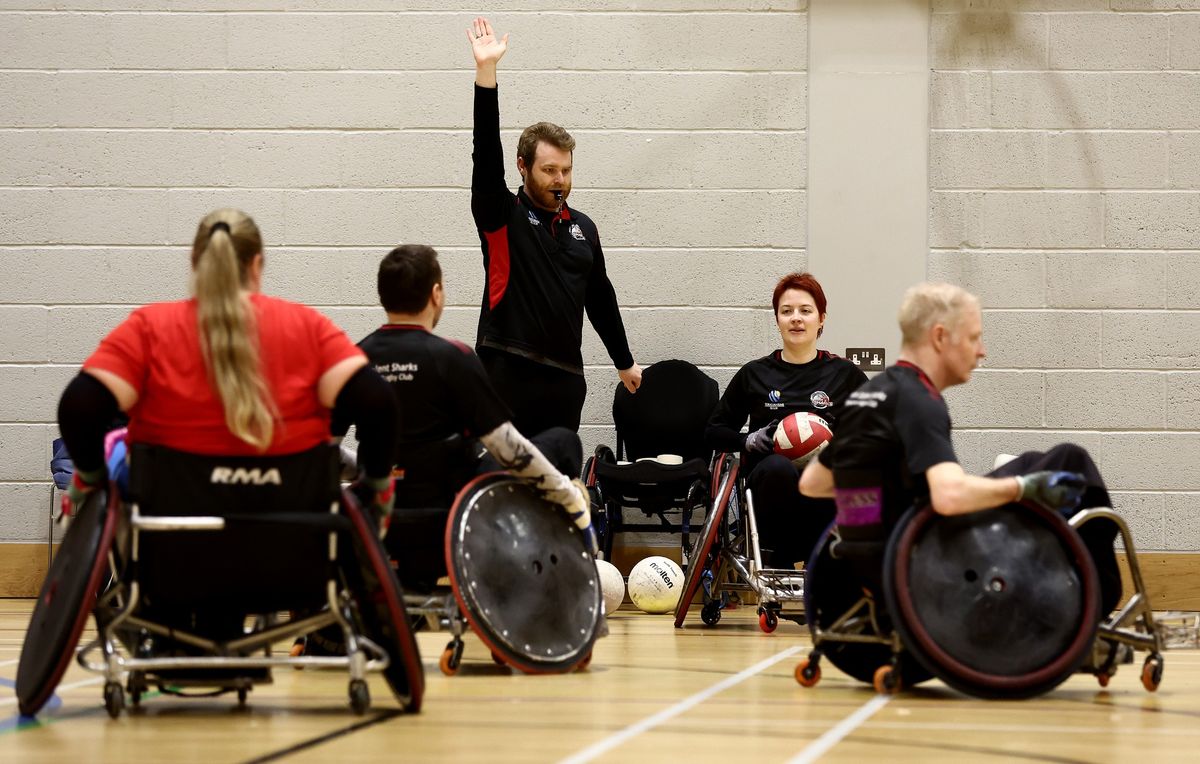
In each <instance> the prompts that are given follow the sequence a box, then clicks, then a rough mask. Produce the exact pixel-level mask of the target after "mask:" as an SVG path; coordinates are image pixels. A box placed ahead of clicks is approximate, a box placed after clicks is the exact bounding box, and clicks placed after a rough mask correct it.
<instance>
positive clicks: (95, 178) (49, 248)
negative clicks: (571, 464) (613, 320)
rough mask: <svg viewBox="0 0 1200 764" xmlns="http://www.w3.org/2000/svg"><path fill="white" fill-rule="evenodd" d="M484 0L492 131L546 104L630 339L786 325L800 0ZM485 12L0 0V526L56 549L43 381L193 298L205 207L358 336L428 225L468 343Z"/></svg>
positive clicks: (453, 332)
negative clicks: (253, 241)
mask: <svg viewBox="0 0 1200 764" xmlns="http://www.w3.org/2000/svg"><path fill="white" fill-rule="evenodd" d="M487 5H488V7H489V11H488V12H489V15H490V17H491V19H492V21H493V23H494V25H495V27H496V28H497V29H498V30H499V31H501V32H509V33H511V35H512V37H511V47H510V51H509V53H508V55H507V56H506V57H505V59H504V61H503V62H502V65H501V72H500V86H501V120H502V126H503V128H504V140H505V145H506V147H507V150H508V151H509V152H513V151H515V143H516V136H517V134H518V133H519V131H520V129H521V128H523V127H524V126H526V125H528V124H530V123H532V122H535V121H538V120H542V119H545V120H551V121H555V122H558V123H560V124H562V125H564V126H566V127H567V128H568V129H569V130H571V131H572V132H573V133H574V135H575V137H576V138H577V140H578V148H577V151H576V157H575V168H576V176H577V177H576V189H575V191H574V193H573V195H572V202H573V204H575V206H577V207H578V208H579V209H581V210H583V211H585V212H587V213H588V214H590V215H591V216H592V217H593V218H594V219H595V220H596V221H597V223H598V225H599V229H600V234H601V237H602V240H603V243H604V247H605V253H606V257H607V258H608V262H609V271H610V273H611V274H612V278H613V281H614V282H615V285H616V289H617V293H618V295H619V298H620V302H621V305H622V312H623V316H624V319H625V323H626V326H627V329H628V332H629V336H630V341H631V344H632V346H633V350H634V353H635V356H636V358H637V360H638V361H639V362H640V363H642V364H643V365H646V364H648V363H652V362H653V361H655V360H660V359H665V358H671V357H682V358H686V359H688V360H692V361H694V362H696V363H698V364H701V365H702V366H704V367H705V368H706V369H708V370H710V373H712V374H713V375H714V376H715V377H716V378H717V379H718V380H719V381H720V382H721V383H722V385H724V384H725V383H726V382H727V381H728V379H729V377H730V376H731V375H732V372H733V370H734V369H736V368H737V367H738V366H739V365H740V364H741V363H743V362H744V361H746V360H748V359H749V358H751V357H754V356H755V355H761V354H763V353H765V352H767V350H769V349H770V348H771V347H773V346H774V345H775V340H776V339H777V337H776V336H775V334H774V325H773V323H772V319H771V315H770V310H769V304H770V297H769V295H770V289H771V287H772V286H773V284H774V281H775V279H776V278H777V277H778V276H779V275H781V274H782V273H784V272H787V271H790V270H795V269H802V268H803V267H804V265H805V263H806V253H805V246H806V237H805V231H806V225H805V221H806V194H805V177H806V158H807V147H806V136H805V132H806V131H805V127H806V123H807V117H806V111H805V109H806V100H807V92H806V91H807V76H806V71H805V66H806V59H807V50H806V44H807V29H806V9H807V3H806V0H740V1H737V2H735V1H734V0H639V1H637V2H632V1H627V2H620V1H619V0H584V1H583V2H577V3H571V4H567V5H568V6H569V9H568V8H565V7H564V4H563V3H560V2H549V0H498V1H497V2H492V3H489V4H487ZM477 12H478V5H477V4H474V3H464V2H461V0H437V1H436V2H435V1H434V0H398V1H393V2H382V0H319V1H318V0H0V390H3V391H4V392H3V394H2V395H0V504H2V505H3V506H4V508H5V511H4V512H3V513H2V514H0V541H10V542H13V541H17V542H20V541H24V542H33V541H39V540H45V538H46V534H47V530H46V522H45V519H46V512H47V507H48V503H49V491H50V488H49V485H50V484H49V469H48V463H49V454H50V451H49V443H50V440H51V439H52V438H53V437H55V434H56V428H55V426H54V424H53V421H54V410H55V404H56V401H57V398H58V395H59V393H60V392H61V390H62V388H63V386H64V385H65V384H66V382H67V380H69V379H70V377H71V376H72V375H73V374H74V373H75V372H76V370H77V369H78V365H79V363H80V362H82V360H83V359H84V358H85V357H86V355H87V354H88V353H89V352H90V350H91V349H92V348H93V347H94V345H95V343H96V342H97V341H98V340H99V339H100V338H101V337H102V336H103V335H104V334H105V333H106V332H107V331H108V330H110V329H111V328H112V327H113V326H115V325H116V324H117V323H118V322H119V321H120V320H121V319H122V318H123V317H124V316H125V315H126V314H127V313H128V312H129V310H130V309H131V308H132V307H134V306H136V305H139V304H142V303H145V302H149V301H154V300H165V299H174V298H177V297H180V296H183V295H184V294H185V293H186V290H187V275H188V274H187V269H188V266H187V263H188V243H189V242H190V239H191V236H192V235H193V233H194V229H195V225H196V223H197V222H198V220H199V218H200V217H201V216H202V215H203V214H204V213H206V212H207V211H209V210H210V209H213V208H215V207H218V206H227V205H231V206H238V207H241V208H243V209H245V210H246V211H247V212H249V213H250V214H251V215H253V216H254V217H255V218H256V219H257V221H258V222H259V224H260V227H261V228H262V230H263V234H264V238H265V240H266V242H267V244H268V249H267V253H266V255H267V270H266V276H265V289H266V291H268V292H270V293H273V294H276V295H280V296H283V297H286V298H290V299H295V300H300V301H304V302H307V303H310V304H313V305H316V306H318V307H319V308H321V309H322V310H324V311H326V312H327V313H328V314H329V315H331V316H333V317H334V319H335V320H336V321H337V322H338V323H339V324H340V325H341V326H342V327H343V328H345V329H346V331H347V332H348V333H349V334H350V335H351V336H352V337H354V338H356V339H357V338H358V337H361V336H362V335H364V334H365V333H367V332H368V331H370V330H371V329H372V328H373V327H374V326H375V325H376V324H377V323H379V322H380V321H381V320H382V314H381V312H380V311H379V310H378V309H377V308H376V307H375V297H374V286H373V284H374V272H375V267H376V265H377V263H378V261H379V259H380V258H381V257H382V256H383V255H384V254H385V253H386V252H387V250H388V249H390V248H391V247H392V246H395V245H396V244H399V243H403V242H425V243H429V244H432V245H434V246H435V247H437V248H438V249H439V251H440V252H441V254H442V261H443V267H444V270H445V272H446V281H447V293H448V296H449V303H450V307H449V308H448V310H447V311H446V316H445V318H444V326H443V327H442V330H443V331H444V333H446V334H448V335H450V336H452V337H456V338H458V339H461V340H467V341H471V340H473V337H474V327H475V323H476V316H477V310H478V304H479V297H480V295H481V294H482V290H483V272H482V265H481V260H480V256H479V252H478V239H477V236H476V233H475V230H474V227H473V225H472V223H471V219H470V211H469V193H468V184H469V178H470V166H471V165H470V119H471V88H472V82H473V77H474V74H473V61H472V59H471V55H470V51H469V47H468V45H467V41H466V38H465V32H464V30H465V29H466V27H467V26H468V24H469V23H470V20H471V18H472V17H473V16H474V15H475V14H476V13H477ZM509 163H510V171H511V176H510V181H511V180H513V179H515V178H517V177H518V176H517V174H516V170H515V159H514V158H513V156H512V154H511V153H510V155H509ZM510 185H512V186H513V187H515V182H513V183H511V184H510ZM764 305H766V306H768V307H766V308H764V307H763V306H764ZM586 333H587V336H586V338H585V341H584V346H585V360H586V363H587V379H588V384H589V388H590V392H589V396H588V401H587V405H586V410H585V425H584V428H583V432H582V433H581V434H582V435H583V439H584V443H585V449H587V450H590V449H591V448H592V447H593V446H594V444H595V443H597V442H609V443H611V442H612V440H613V435H612V427H611V416H610V414H609V407H610V404H611V395H612V390H613V387H614V386H615V384H616V374H615V372H613V371H611V370H610V368H609V363H608V359H607V357H606V355H605V354H604V351H603V348H602V346H601V344H600V342H599V340H598V339H597V338H596V337H595V335H594V334H593V333H592V332H591V330H590V329H588V330H586Z"/></svg>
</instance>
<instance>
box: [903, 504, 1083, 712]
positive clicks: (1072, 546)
mask: <svg viewBox="0 0 1200 764" xmlns="http://www.w3.org/2000/svg"><path fill="white" fill-rule="evenodd" d="M1019 506H1020V508H1021V509H1020V510H1019V511H1020V512H1022V514H1020V515H1018V514H1017V512H1018V510H1017V509H1015V508H1014V506H1011V505H1010V506H1006V507H1001V508H999V509H996V510H990V511H989V512H990V514H984V513H979V514H980V516H978V517H974V519H971V520H964V519H963V518H942V517H940V516H939V515H937V514H936V513H935V512H934V511H933V510H932V508H929V507H925V508H923V509H920V510H914V511H912V512H910V513H909V514H908V515H906V517H905V518H904V519H903V520H902V521H901V523H900V527H899V528H898V529H897V531H896V532H894V533H893V536H892V539H891V542H890V543H889V545H888V553H887V560H886V563H885V564H886V566H887V571H888V573H889V575H886V576H884V588H885V593H886V596H887V600H888V607H889V609H890V610H891V611H892V612H893V613H894V614H895V617H896V628H897V630H898V631H899V632H900V634H901V637H902V638H903V640H904V642H905V645H906V647H908V648H909V650H910V651H912V652H913V653H914V655H915V656H916V657H917V658H918V660H920V661H921V663H922V664H924V665H925V667H926V668H928V669H929V670H930V671H931V672H933V673H934V674H935V675H936V676H938V677H939V678H941V679H942V680H943V681H945V682H946V683H947V684H949V685H951V686H952V687H955V688H956V689H959V690H961V691H963V692H967V693H969V694H972V695H979V696H984V697H1028V696H1031V695H1036V694H1040V693H1042V692H1045V691H1047V690H1049V689H1052V688H1053V687H1055V686H1057V685H1058V684H1059V683H1061V682H1062V681H1063V680H1065V679H1066V678H1067V677H1068V676H1069V675H1070V674H1071V673H1073V672H1074V671H1075V669H1076V668H1078V666H1079V663H1080V662H1081V661H1082V660H1083V658H1084V656H1085V655H1086V652H1087V650H1088V649H1090V647H1091V644H1092V640H1093V638H1094V636H1095V631H1096V624H1097V622H1098V611H1099V585H1098V577H1097V574H1096V569H1095V565H1094V564H1093V563H1092V560H1091V557H1090V555H1089V554H1088V552H1087V549H1086V547H1085V546H1084V545H1083V542H1082V540H1081V539H1080V538H1079V537H1078V535H1077V534H1076V533H1074V531H1072V530H1071V529H1070V527H1069V526H1067V524H1066V522H1065V521H1064V520H1062V518H1060V517H1059V516H1058V515H1057V514H1055V513H1053V512H1050V511H1048V510H1046V509H1044V508H1042V507H1040V506H1037V505H1027V504H1021V505H1019ZM935 526H938V527H936V528H935ZM973 526H974V527H973ZM980 529H982V530H980ZM1014 529H1016V530H1019V531H1020V532H1021V533H1020V534H1019V536H1020V537H1018V538H1014V539H1013V541H1012V542H1011V543H1012V547H1011V549H1010V550H1008V551H1007V552H1004V553H1001V554H1000V555H999V556H998V557H996V558H995V559H994V560H992V562H991V563H987V564H985V563H984V561H983V558H982V557H978V556H977V557H976V559H974V560H972V559H970V555H972V554H974V553H975V552H977V551H979V550H981V549H986V548H987V546H988V544H989V543H992V542H994V541H995V540H996V539H989V538H988V536H989V535H991V534H995V533H1000V532H1002V531H1013V530H1014ZM1039 529H1040V530H1039ZM1031 534H1032V535H1031ZM1031 538H1033V539H1034V541H1033V547H1032V549H1033V550H1034V551H1035V552H1036V553H1037V554H1039V555H1041V557H1039V558H1038V559H1040V560H1041V562H1042V563H1043V564H1045V565H1048V566H1049V572H1047V571H1046V570H1045V569H1043V568H1036V567H1035V566H1034V565H1031V564H1030V562H1031V560H1030V559H1028V558H1024V557H1023V555H1025V554H1027V553H1028V552H1029V551H1030V549H1031V547H1030V543H1031V541H1030V539H1031ZM955 544H958V545H959V548H958V550H957V551H956V552H954V553H951V554H949V555H946V557H949V558H950V559H948V560H946V559H941V558H940V557H939V555H941V554H943V553H944V552H945V550H946V549H952V548H954V545H955ZM1052 547H1053V548H1052ZM992 549H993V553H994V550H995V547H994V546H993V547H992ZM922 557H924V558H925V559H921V558H922ZM914 559H915V560H916V561H915V562H914ZM938 566H942V567H943V568H944V569H943V570H937V569H936V568H938ZM1068 567H1070V568H1071V569H1072V572H1071V573H1068V571H1067V569H1068ZM939 585H941V586H944V587H945V589H944V590H943V591H940V592H938V594H939V595H941V594H944V595H945V598H944V599H939V597H938V596H925V590H929V589H930V588H931V587H936V586H939ZM1039 589H1041V590H1042V591H1039ZM1051 590H1056V592H1055V593H1053V594H1049V593H1048V592H1049V591H1051ZM951 617H954V618H955V619H957V626H958V627H959V628H958V630H957V632H958V633H955V631H954V629H952V628H951V626H950V625H948V624H949V619H950V618H951ZM1056 619H1057V621H1058V622H1057V623H1056V622H1055V620H1056ZM964 625H965V626H966V628H965V629H963V628H962V627H963V626H964ZM1019 629H1027V630H1028V629H1031V631H1029V632H1028V633H1027V634H1025V635H1022V634H1020V633H1018V632H1017V631H1015V630H1019ZM1026 637H1027V638H1026Z"/></svg>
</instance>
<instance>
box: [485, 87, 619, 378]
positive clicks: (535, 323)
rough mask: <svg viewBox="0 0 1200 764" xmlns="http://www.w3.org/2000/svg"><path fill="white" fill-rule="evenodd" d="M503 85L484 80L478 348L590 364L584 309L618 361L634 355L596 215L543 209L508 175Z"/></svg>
mask: <svg viewBox="0 0 1200 764" xmlns="http://www.w3.org/2000/svg"><path fill="white" fill-rule="evenodd" d="M497 93H498V90H497V88H482V87H479V86H478V85H476V86H475V133H474V140H475V151H474V154H473V158H474V163H475V166H474V171H473V172H472V175H471V215H472V216H473V217H474V218H475V227H476V228H477V229H478V230H479V242H480V245H481V246H482V247H483V267H484V271H485V272H486V274H487V279H486V283H485V285H484V292H483V308H482V310H481V311H480V313H479V332H478V334H477V336H476V340H475V344H476V348H485V347H487V348H493V349H496V350H502V351H506V352H509V353H515V354H517V355H521V356H524V357H526V358H530V359H532V360H534V361H537V362H539V363H544V364H548V365H550V366H555V367H558V368H561V369H565V370H567V371H571V372H574V373H576V374H582V373H583V355H582V353H581V352H580V345H581V344H582V342H583V312H584V310H585V309H586V310H587V315H588V318H589V319H590V320H591V322H592V326H593V327H595V329H596V333H597V334H599V335H600V339H601V340H603V342H604V347H605V349H607V350H608V355H609V357H610V358H612V361H613V365H614V366H616V368H618V369H627V368H629V367H630V366H632V365H633V355H632V354H631V353H630V352H629V342H628V340H627V339H626V338H625V325H624V324H623V323H622V322H621V312H620V309H619V308H618V306H617V295H616V292H615V291H613V286H612V282H610V281H609V280H608V274H607V273H606V272H605V270H604V251H603V250H602V249H601V248H600V235H599V233H598V232H597V231H596V225H595V223H593V222H592V220H591V218H589V217H588V216H587V215H584V214H583V213H582V212H579V211H578V210H574V209H570V208H568V207H567V205H566V204H564V205H563V208H562V211H561V212H559V213H558V214H554V213H552V212H546V211H544V210H541V209H538V208H537V207H535V206H534V205H533V203H532V202H531V201H530V199H529V197H528V196H526V195H525V190H524V188H521V189H518V191H517V193H516V194H514V193H512V192H511V191H509V190H508V186H507V185H506V184H505V182H504V151H503V148H502V147H501V144H500V104H499V98H498V94H497Z"/></svg>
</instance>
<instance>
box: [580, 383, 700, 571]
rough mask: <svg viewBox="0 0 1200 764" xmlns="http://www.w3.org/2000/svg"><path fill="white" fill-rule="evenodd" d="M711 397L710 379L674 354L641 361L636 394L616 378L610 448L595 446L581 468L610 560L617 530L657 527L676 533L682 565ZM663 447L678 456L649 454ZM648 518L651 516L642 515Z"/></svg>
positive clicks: (686, 558) (686, 554)
mask: <svg viewBox="0 0 1200 764" xmlns="http://www.w3.org/2000/svg"><path fill="white" fill-rule="evenodd" d="M719 397H720V396H719V390H718V387H717V382H716V380H714V379H712V378H711V377H709V376H708V375H707V374H705V373H704V372H702V371H700V369H698V368H696V367H695V366H694V365H692V364H690V363H688V362H687V361H679V360H671V361H659V362H657V363H655V364H653V365H651V366H648V367H647V368H646V370H645V372H644V373H643V375H642V385H641V387H640V388H639V389H638V391H637V393H636V394H633V393H630V392H629V391H627V390H626V389H625V387H624V385H621V384H618V385H617V389H616V393H615V396H614V398H613V409H612V411H613V422H614V424H615V425H616V429H617V444H616V450H615V451H614V450H613V449H612V448H610V447H608V446H606V445H600V446H597V447H596V451H595V453H594V454H593V455H592V456H591V457H589V458H588V460H587V461H586V462H585V464H584V467H583V479H584V482H585V483H586V484H587V486H588V490H589V492H590V493H591V499H592V506H593V520H592V521H593V523H594V524H595V525H596V530H597V533H598V535H599V541H600V545H601V551H602V552H603V554H604V557H605V559H611V557H612V547H613V540H614V538H615V536H616V535H617V534H618V533H631V532H641V533H644V532H653V531H665V532H670V533H679V534H680V546H681V549H682V558H683V567H684V569H685V570H686V568H687V566H688V562H689V559H690V557H691V538H690V536H691V517H692V513H693V511H695V510H696V509H698V508H703V507H705V506H706V505H707V504H708V501H709V484H710V483H711V481H712V473H711V470H712V457H713V453H712V449H710V448H708V447H707V446H705V445H704V430H705V427H706V426H707V425H708V419H709V416H710V415H711V414H712V411H713V409H714V408H715V407H716V405H717V401H718V399H719ZM664 454H670V455H673V456H676V457H680V458H681V459H682V463H681V464H663V463H660V462H658V461H655V459H656V457H659V456H661V455H664ZM623 462H628V463H623ZM626 508H628V509H633V510H635V511H638V512H640V513H641V515H642V518H643V521H642V522H636V521H627V520H626V518H625V512H624V510H625V509H626ZM672 516H677V519H675V520H672ZM635 517H636V516H635ZM651 519H657V521H658V522H657V523H653V522H645V521H646V520H651Z"/></svg>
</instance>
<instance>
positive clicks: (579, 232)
mask: <svg viewBox="0 0 1200 764" xmlns="http://www.w3.org/2000/svg"><path fill="white" fill-rule="evenodd" d="M570 231H571V235H572V236H574V237H575V238H576V239H579V240H580V241H583V229H582V228H580V227H579V224H578V223H572V224H571V228H570Z"/></svg>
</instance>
